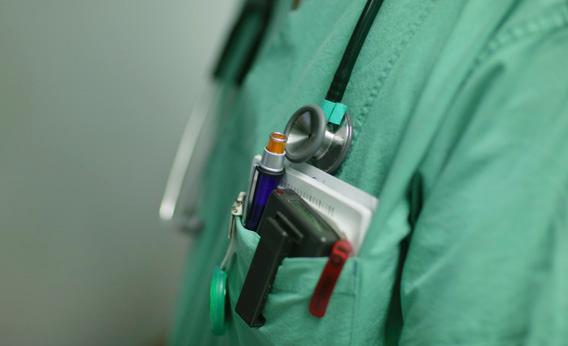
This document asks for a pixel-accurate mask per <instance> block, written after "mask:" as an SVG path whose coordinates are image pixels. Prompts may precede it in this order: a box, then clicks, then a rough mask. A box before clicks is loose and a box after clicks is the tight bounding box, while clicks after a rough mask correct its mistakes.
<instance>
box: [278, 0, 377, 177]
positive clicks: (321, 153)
mask: <svg viewBox="0 0 568 346" xmlns="http://www.w3.org/2000/svg"><path fill="white" fill-rule="evenodd" d="M382 3H383V0H367V3H366V4H365V7H364V8H363V11H362V13H361V16H360V17H359V20H358V21H357V25H356V26H355V29H354V30H353V33H352V34H351V38H350V39H349V43H348V44H347V48H346V49H345V52H344V53H343V58H342V59H341V63H340V64H339V67H338V68H337V70H336V72H335V75H334V77H333V81H332V82H331V85H330V86H329V90H328V92H327V95H326V97H325V100H324V101H323V103H322V104H321V105H320V106H317V105H307V106H303V107H301V108H300V109H298V110H297V111H296V112H295V113H294V114H292V116H291V117H290V120H289V121H288V124H287V125H286V129H285V131H284V133H285V134H286V135H288V144H287V146H286V157H287V158H288V160H290V161H292V162H305V161H308V162H309V163H311V164H312V165H314V166H316V167H317V168H319V169H321V170H323V171H326V172H328V173H333V172H335V171H336V170H337V169H338V168H339V167H340V166H341V164H342V163H343V162H344V160H345V159H346V158H347V154H348V153H349V149H350V147H351V141H352V139H353V122H352V120H351V116H350V115H349V113H347V106H346V105H344V104H343V103H341V101H342V99H343V95H344V94H345V89H346V88H347V85H348V84H349V79H350V78H351V73H352V71H353V67H354V66H355V62H356V61H357V58H358V57H359V53H360V52H361V48H362V47H363V43H364V41H365V39H366V37H367V35H368V33H369V30H370V29H371V26H372V24H373V22H374V20H375V17H376V16H377V14H378V13H379V9H380V7H381V5H382Z"/></svg>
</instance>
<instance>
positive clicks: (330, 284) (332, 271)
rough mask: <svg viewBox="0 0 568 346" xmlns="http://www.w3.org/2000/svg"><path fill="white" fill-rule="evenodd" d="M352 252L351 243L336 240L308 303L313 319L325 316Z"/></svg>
mask: <svg viewBox="0 0 568 346" xmlns="http://www.w3.org/2000/svg"><path fill="white" fill-rule="evenodd" d="M352 251H353V248H352V246H351V243H350V242H349V241H348V240H345V239H342V240H338V241H337V242H335V244H334V245H333V247H332V249H331V254H330V255H329V259H328V260H327V263H326V264H325V267H324V268H323V271H322V273H321V276H320V278H319V281H318V284H317V285H316V288H315V290H314V294H313V295H312V299H311V301H310V313H311V314H312V315H314V316H315V317H319V318H321V317H323V316H324V315H325V311H326V310H327V306H328V305H329V300H330V299H331V294H332V293H333V289H334V288H335V284H336V283H337V279H339V275H340V274H341V270H342V269H343V265H344V264H345V262H346V261H347V259H348V258H349V255H350V254H351V252H352Z"/></svg>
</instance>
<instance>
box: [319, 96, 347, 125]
mask: <svg viewBox="0 0 568 346" xmlns="http://www.w3.org/2000/svg"><path fill="white" fill-rule="evenodd" d="M320 107H321V109H322V110H323V113H324V114H325V118H326V119H327V122H328V123H332V124H333V125H341V122H342V121H343V117H344V116H345V113H347V105H344V104H343V103H341V102H332V101H329V100H323V101H322V103H321V104H320Z"/></svg>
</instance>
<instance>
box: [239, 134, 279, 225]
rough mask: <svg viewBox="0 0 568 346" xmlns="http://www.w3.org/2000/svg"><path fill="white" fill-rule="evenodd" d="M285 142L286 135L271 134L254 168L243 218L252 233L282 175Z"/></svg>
mask: <svg viewBox="0 0 568 346" xmlns="http://www.w3.org/2000/svg"><path fill="white" fill-rule="evenodd" d="M286 140H287V137H286V135H284V134H282V133H279V132H273V133H272V134H271V135H270V137H269V139H268V144H267V145H266V147H265V148H264V152H263V154H262V159H261V161H260V163H259V165H258V166H257V167H256V168H255V171H254V175H253V178H252V182H251V184H250V190H249V193H248V196H249V197H248V198H251V199H250V203H249V206H250V207H249V208H248V210H247V215H246V217H245V227H246V228H248V229H250V230H253V231H254V230H256V228H257V227H258V222H259V221H260V217H261V216H262V211H263V210H264V207H265V206H266V202H267V201H268V196H270V193H271V192H272V191H274V189H276V187H278V184H279V183H280V180H281V179H282V176H283V175H284V158H285V155H286V151H285V148H286Z"/></svg>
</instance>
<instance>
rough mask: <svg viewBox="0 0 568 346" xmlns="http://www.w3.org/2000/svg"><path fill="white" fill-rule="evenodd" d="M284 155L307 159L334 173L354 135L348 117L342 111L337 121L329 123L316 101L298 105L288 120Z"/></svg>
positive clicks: (303, 160)
mask: <svg viewBox="0 0 568 346" xmlns="http://www.w3.org/2000/svg"><path fill="white" fill-rule="evenodd" d="M284 133H285V134H286V135H287V136H288V144H287V146H286V157H287V158H288V160H290V161H292V162H305V161H309V162H310V163H311V164H312V165H314V166H316V167H318V168H319V169H321V170H323V171H325V172H328V173H333V172H334V171H336V170H337V169H338V168H339V166H340V165H341V163H342V162H343V161H344V160H345V158H346V157H347V154H348V152H349V148H350V147H351V140H352V136H353V124H352V122H351V117H350V116H349V114H348V113H345V115H344V117H343V120H342V121H341V123H340V124H339V125H334V124H332V123H329V122H328V121H327V119H326V117H325V114H324V111H323V110H322V109H321V107H319V106H317V105H306V106H303V107H301V108H300V109H298V110H297V111H296V112H294V114H292V116H291V117H290V120H289V121H288V124H287V125H286V129H285V131H284Z"/></svg>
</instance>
